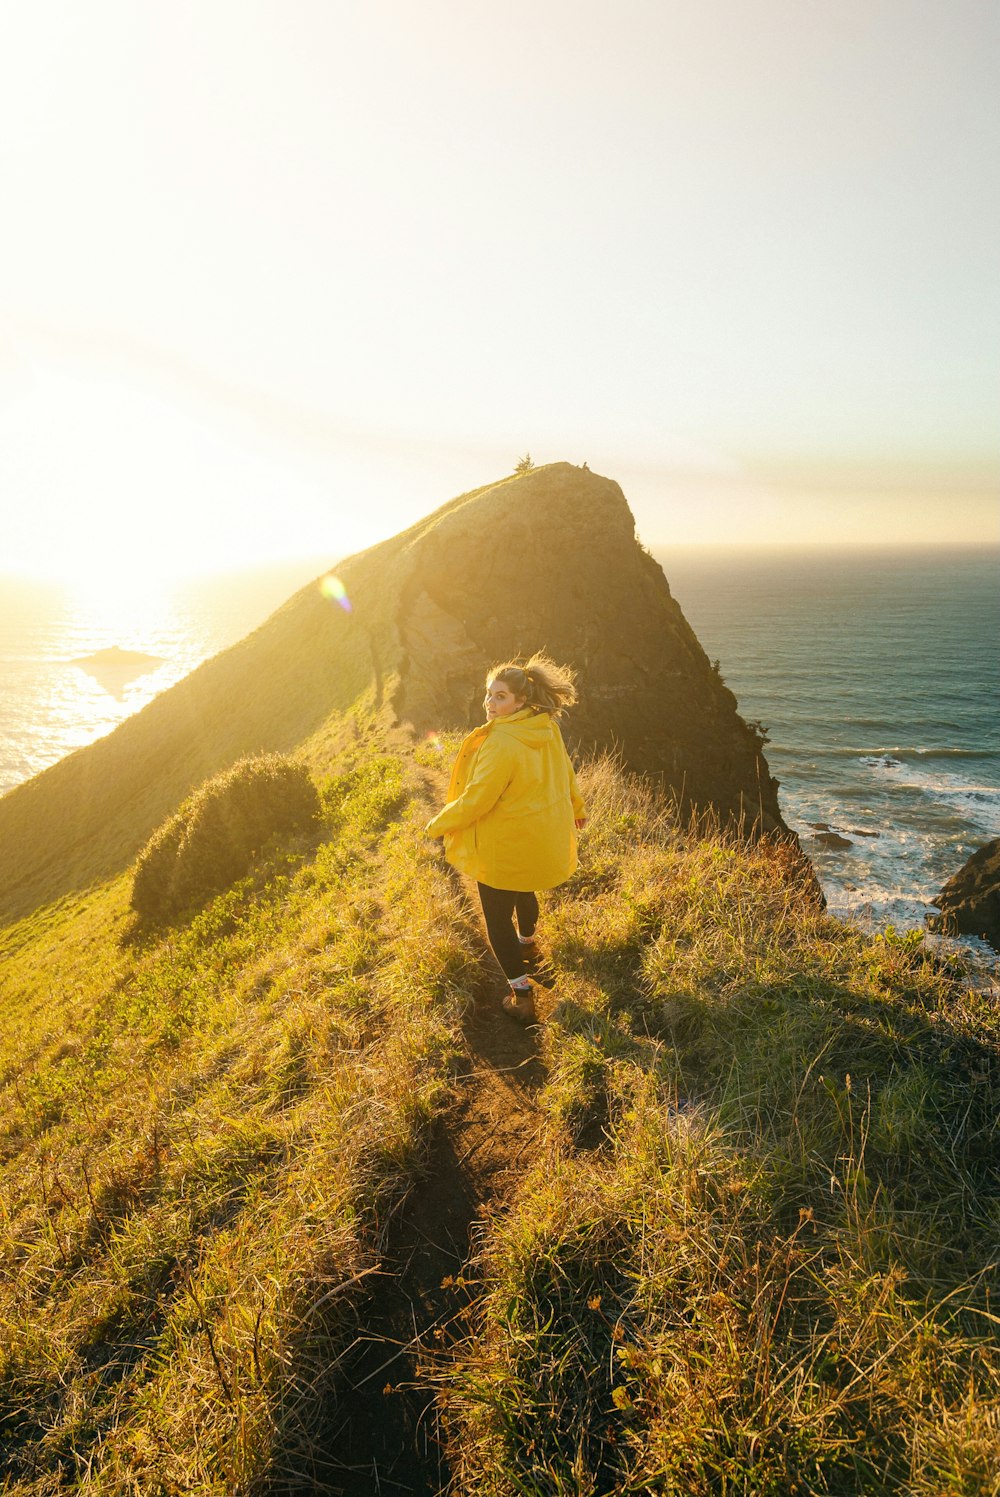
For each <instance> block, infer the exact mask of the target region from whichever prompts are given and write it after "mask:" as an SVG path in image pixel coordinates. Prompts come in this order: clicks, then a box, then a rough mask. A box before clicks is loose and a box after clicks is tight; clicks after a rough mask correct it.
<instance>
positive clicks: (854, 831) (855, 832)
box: [851, 826, 882, 837]
mask: <svg viewBox="0 0 1000 1497" xmlns="http://www.w3.org/2000/svg"><path fill="white" fill-rule="evenodd" d="M881 835H882V833H881V832H866V831H865V829H864V827H860V826H852V827H851V836H852V837H881Z"/></svg>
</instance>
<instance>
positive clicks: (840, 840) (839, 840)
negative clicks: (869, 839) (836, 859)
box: [813, 832, 854, 847]
mask: <svg viewBox="0 0 1000 1497" xmlns="http://www.w3.org/2000/svg"><path fill="white" fill-rule="evenodd" d="M813 841H814V842H821V843H822V844H823V846H824V847H853V846H854V843H853V842H852V841H851V839H850V837H842V836H841V835H840V833H839V832H819V833H818V834H817V835H816V836H815V837H814V838H813Z"/></svg>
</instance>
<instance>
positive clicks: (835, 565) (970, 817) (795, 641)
mask: <svg viewBox="0 0 1000 1497" xmlns="http://www.w3.org/2000/svg"><path fill="white" fill-rule="evenodd" d="M657 559H658V560H659V561H660V563H661V565H662V566H663V568H664V571H665V573H666V575H667V578H668V581H669V582H670V584H671V590H672V591H673V593H674V596H675V597H676V598H677V600H678V602H679V603H680V604H681V607H682V608H683V609H684V612H685V614H686V616H687V618H688V621H689V622H690V624H691V625H692V627H693V628H694V630H695V632H696V634H697V635H698V637H699V639H700V640H701V643H702V645H703V646H704V648H705V650H706V652H707V653H708V655H709V657H710V658H711V659H718V661H719V668H720V670H721V672H722V675H723V677H724V678H725V680H726V683H727V685H728V686H729V687H730V688H731V689H732V690H733V691H734V692H735V694H736V697H737V699H738V702H739V709H740V712H741V713H742V715H743V716H744V717H745V718H748V719H756V720H759V721H761V722H762V723H763V724H764V726H765V727H766V729H767V732H768V737H769V742H768V743H767V745H766V747H765V750H764V752H765V755H766V757H767V760H768V763H769V764H770V767H771V772H772V774H773V775H775V776H776V778H777V779H778V780H779V781H780V790H779V792H778V795H779V801H780V804H781V807H782V811H783V814H784V816H785V820H786V821H787V822H788V824H789V826H790V827H791V828H792V829H793V830H794V831H795V832H797V833H798V835H799V837H800V838H801V841H802V845H803V847H804V848H805V850H806V851H807V852H808V854H809V856H810V858H811V859H812V860H813V863H814V864H815V867H816V870H817V873H818V874H819V877H820V880H821V882H822V884H823V887H824V891H825V893H826V895H827V899H828V901H829V903H830V907H831V909H832V910H833V911H834V912H835V913H838V914H842V915H847V916H850V917H851V918H854V919H859V920H861V921H870V922H871V923H873V924H874V925H875V926H877V927H884V926H886V925H888V924H895V925H897V926H909V925H914V924H921V923H922V921H923V917H924V915H925V914H926V913H928V911H929V910H930V909H931V908H932V905H933V898H934V895H935V894H936V893H937V892H938V890H940V888H941V885H942V884H943V883H944V882H945V880H946V879H947V878H949V877H950V876H951V874H953V873H955V872H957V870H958V869H959V868H960V867H961V866H962V864H963V863H964V862H965V861H966V859H967V858H968V857H969V856H970V855H971V853H973V852H974V851H975V850H976V849H977V848H978V847H980V846H981V845H982V844H983V843H984V842H987V841H989V840H990V839H991V838H993V837H996V836H998V835H1000V649H998V641H1000V586H998V583H1000V549H998V548H993V547H983V548H979V549H976V550H971V549H968V550H966V549H962V550H960V549H941V550H937V551H931V550H923V549H920V550H916V549H913V550H899V551H893V550H884V549H873V550H870V551H859V550H843V551H836V552H831V551H827V550H824V551H817V550H800V551H796V552H790V551H784V552H782V551H776V552H771V553H769V554H763V553H757V552H749V551H744V552H742V553H738V552H720V551H715V552H707V551H704V552H697V553H696V552H688V551H681V550H678V551H677V552H675V553H667V554H661V555H659V556H658V557H657ZM829 832H835V833H836V834H837V835H838V836H839V837H841V838H842V839H843V840H844V841H845V842H846V843H847V844H849V845H847V846H836V847H831V846H828V845H826V844H825V842H824V840H823V837H824V836H828V835H829Z"/></svg>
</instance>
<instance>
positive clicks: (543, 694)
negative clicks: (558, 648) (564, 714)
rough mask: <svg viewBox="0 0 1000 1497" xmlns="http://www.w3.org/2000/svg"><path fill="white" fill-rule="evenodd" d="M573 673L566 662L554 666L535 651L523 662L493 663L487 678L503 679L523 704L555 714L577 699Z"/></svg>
mask: <svg viewBox="0 0 1000 1497" xmlns="http://www.w3.org/2000/svg"><path fill="white" fill-rule="evenodd" d="M575 676H576V672H575V671H574V670H572V669H571V668H570V667H569V666H568V665H556V663H555V661H554V660H550V659H549V657H548V655H542V654H541V653H536V654H534V655H532V657H531V659H530V660H525V661H524V662H523V663H521V662H518V661H516V660H507V661H505V662H504V663H503V664H502V665H495V666H494V667H493V669H492V670H491V671H490V672H489V674H488V675H487V677H486V679H487V681H502V682H503V683H504V685H505V686H509V687H510V689H511V691H512V692H513V693H514V695H515V696H516V697H523V698H524V703H525V706H527V707H532V708H534V710H535V711H536V712H551V713H553V714H554V715H555V714H558V713H559V712H561V711H562V710H563V708H564V707H572V705H573V703H574V702H575V701H576V700H577V696H576V687H575V686H574V684H573V682H574V679H575Z"/></svg>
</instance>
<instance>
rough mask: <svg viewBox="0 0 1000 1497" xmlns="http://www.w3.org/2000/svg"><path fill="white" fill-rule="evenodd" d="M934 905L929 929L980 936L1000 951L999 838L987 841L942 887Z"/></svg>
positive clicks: (929, 920)
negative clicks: (934, 912) (938, 912)
mask: <svg viewBox="0 0 1000 1497" xmlns="http://www.w3.org/2000/svg"><path fill="white" fill-rule="evenodd" d="M934 903H935V904H936V905H937V907H938V909H939V910H940V911H941V913H940V915H932V916H930V918H929V919H928V922H927V923H928V925H929V926H930V927H931V929H932V930H939V931H945V932H948V933H952V934H953V933H955V932H961V933H962V934H963V935H967V936H982V938H983V939H984V940H986V941H989V943H990V945H991V946H994V947H995V948H996V950H997V951H1000V837H996V838H994V840H993V841H992V842H987V843H986V846H985V847H981V848H980V849H979V851H978V852H974V853H973V854H972V857H971V858H970V859H969V861H968V862H967V863H965V864H963V866H962V867H961V868H960V869H959V870H958V872H957V873H956V874H953V875H952V877H951V878H950V879H949V880H948V882H947V883H946V884H945V886H944V888H943V889H942V890H941V893H940V894H939V895H938V896H937V898H936V899H935V901H934Z"/></svg>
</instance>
